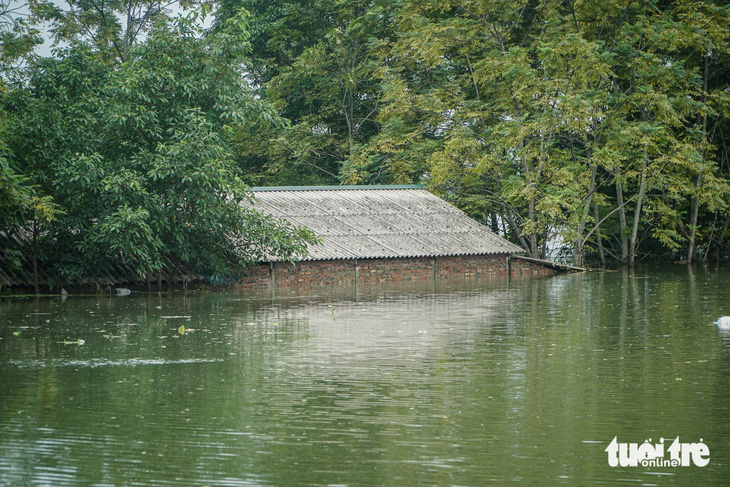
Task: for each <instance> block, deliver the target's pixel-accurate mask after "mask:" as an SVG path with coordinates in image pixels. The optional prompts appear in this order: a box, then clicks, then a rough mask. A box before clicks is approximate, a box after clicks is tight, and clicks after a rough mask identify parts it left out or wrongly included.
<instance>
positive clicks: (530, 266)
mask: <svg viewBox="0 0 730 487" xmlns="http://www.w3.org/2000/svg"><path fill="white" fill-rule="evenodd" d="M509 267H510V274H513V275H515V274H517V275H519V274H554V273H555V269H550V268H549V267H545V266H544V265H540V264H537V263H535V262H528V261H526V260H520V259H512V260H510V262H509Z"/></svg>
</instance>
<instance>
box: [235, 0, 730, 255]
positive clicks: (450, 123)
mask: <svg viewBox="0 0 730 487" xmlns="http://www.w3.org/2000/svg"><path fill="white" fill-rule="evenodd" d="M234 4H235V5H236V6H237V7H238V8H246V9H249V10H250V11H251V12H252V14H253V18H252V23H254V24H256V25H261V26H262V27H260V28H259V29H258V31H257V34H256V40H255V42H254V45H255V46H256V49H255V51H254V56H253V61H252V64H251V65H252V68H251V71H252V72H254V73H257V74H256V78H255V79H256V84H257V86H259V87H260V92H261V94H262V96H263V97H265V98H267V99H270V100H272V101H274V102H275V103H276V104H277V106H278V107H279V108H280V110H281V113H282V115H283V116H284V117H285V118H287V119H288V120H289V121H290V122H291V124H290V126H288V127H286V128H284V129H282V133H283V134H284V135H283V136H282V135H281V134H278V135H277V137H278V139H277V140H276V141H274V140H273V139H270V142H271V147H272V148H273V149H272V153H269V154H267V153H265V152H262V151H260V150H256V163H255V166H256V167H257V168H268V169H269V170H270V171H271V170H279V171H280V168H281V167H282V166H284V167H286V168H287V169H288V170H291V168H292V167H297V168H306V167H313V168H316V169H317V170H320V171H322V172H326V173H327V174H329V175H330V176H331V180H332V181H334V180H337V181H343V182H350V183H373V182H385V183H391V182H393V183H400V182H422V183H425V184H427V185H429V187H431V188H432V189H434V190H436V191H439V192H440V193H441V194H442V195H443V196H445V197H446V198H449V199H451V200H452V201H454V202H455V203H456V204H458V205H459V206H461V207H462V208H464V209H466V210H467V211H468V212H470V213H471V214H472V215H473V216H475V217H476V218H479V219H481V220H482V221H484V222H485V223H488V224H490V225H492V226H493V228H495V229H496V230H499V231H501V232H503V233H504V234H505V235H507V236H508V237H509V238H511V239H513V240H514V241H515V242H518V243H520V244H521V245H522V246H523V247H524V248H525V249H526V250H527V251H528V252H529V253H530V254H531V255H533V256H545V255H546V253H547V251H548V248H549V247H551V246H552V247H554V246H563V247H564V248H565V249H567V250H569V251H570V252H571V254H574V255H575V260H576V262H577V263H579V264H580V263H582V262H583V260H584V256H585V254H586V252H589V254H590V256H591V258H594V259H596V260H600V261H601V262H602V263H603V262H605V260H606V258H607V256H608V257H609V258H610V257H611V256H613V257H614V258H615V260H617V261H621V262H625V263H634V262H635V261H636V260H637V258H639V257H640V256H641V255H646V254H648V253H655V254H671V253H673V254H675V257H676V256H679V257H681V258H685V259H688V260H690V261H692V260H693V259H696V258H697V254H698V249H700V250H701V255H702V257H707V256H709V255H710V254H711V253H725V254H727V246H726V243H725V242H726V234H727V231H728V223H729V222H730V211H729V210H728V198H729V196H730V188H729V187H728V176H729V175H730V162H729V160H728V150H727V148H728V145H727V140H728V135H730V134H728V124H727V120H728V114H729V113H728V111H729V108H728V107H729V104H728V99H729V98H728V97H729V96H730V93H729V92H728V86H729V85H728V80H729V78H730V70H728V67H730V66H729V65H728V62H729V61H730V57H728V54H729V52H728V32H729V31H728V29H727V25H730V22H729V21H730V7H728V5H727V3H726V2H723V1H721V2H715V1H699V0H681V1H675V2H658V1H653V0H649V1H644V2H636V1H631V0H629V1H618V0H616V1H614V0H609V1H605V2H573V1H570V0H568V1H550V0H547V1H536V0H500V1H484V0H400V1H396V2H388V3H381V2H378V1H357V0H349V1H343V2H336V3H334V4H328V5H330V6H329V7H327V6H324V5H320V4H319V3H318V2H287V1H279V2H256V1H253V0H251V1H240V2H235V1H229V2H227V3H226V5H227V9H226V10H225V12H227V13H229V12H231V11H235V10H236V9H235V8H234V7H233V5H234ZM263 5H265V7H263ZM358 48H361V49H362V51H361V53H360V51H358ZM353 127H355V128H357V130H356V131H353V130H352V128H353ZM282 140H284V141H285V142H281V141H282ZM241 142H242V143H241V144H240V145H239V154H241V157H242V158H243V162H244V165H245V164H246V163H248V162H250V161H251V160H253V158H252V153H251V151H249V149H250V148H253V147H257V146H256V145H252V144H251V143H250V139H241ZM257 143H258V144H260V143H261V142H260V139H259V141H258V142H257ZM294 146H297V147H298V148H299V150H292V149H291V148H292V147H294ZM258 147H260V145H259V146H258ZM258 147H257V149H258ZM284 147H288V148H290V149H289V151H288V152H286V157H285V158H284V159H282V152H283V151H284V149H283V148H284ZM282 160H283V161H284V162H282ZM324 161H326V162H324ZM278 174H279V175H280V174H281V173H278ZM290 175H291V176H292V180H295V179H296V178H298V177H299V176H298V175H297V174H295V173H290ZM642 249H643V251H642Z"/></svg>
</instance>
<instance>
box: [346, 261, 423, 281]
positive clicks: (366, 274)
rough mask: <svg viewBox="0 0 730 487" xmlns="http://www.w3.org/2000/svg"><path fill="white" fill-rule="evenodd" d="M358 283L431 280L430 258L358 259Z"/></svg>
mask: <svg viewBox="0 0 730 487" xmlns="http://www.w3.org/2000/svg"><path fill="white" fill-rule="evenodd" d="M357 264H358V266H359V267H360V268H359V270H358V282H401V281H421V280H424V279H432V278H433V263H432V260H431V258H430V257H413V258H410V259H360V260H358V261H357Z"/></svg>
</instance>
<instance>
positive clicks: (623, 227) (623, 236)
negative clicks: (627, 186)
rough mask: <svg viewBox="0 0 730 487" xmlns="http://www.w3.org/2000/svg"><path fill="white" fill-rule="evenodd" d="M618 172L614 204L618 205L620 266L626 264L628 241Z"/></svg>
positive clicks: (622, 192) (622, 190) (622, 193)
mask: <svg viewBox="0 0 730 487" xmlns="http://www.w3.org/2000/svg"><path fill="white" fill-rule="evenodd" d="M620 177H621V176H620V174H619V170H618V169H617V170H616V204H618V225H619V234H620V242H621V264H627V263H628V257H629V241H628V238H627V237H626V210H625V209H624V189H623V184H622V183H621V179H620Z"/></svg>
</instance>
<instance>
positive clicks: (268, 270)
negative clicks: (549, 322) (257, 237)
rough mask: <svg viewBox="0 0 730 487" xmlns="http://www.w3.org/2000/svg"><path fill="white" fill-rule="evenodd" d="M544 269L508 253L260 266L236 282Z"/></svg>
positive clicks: (385, 279)
mask: <svg viewBox="0 0 730 487" xmlns="http://www.w3.org/2000/svg"><path fill="white" fill-rule="evenodd" d="M553 272H555V271H554V270H553V269H550V268H547V267H545V266H542V265H539V264H536V263H533V262H526V261H523V260H513V259H510V258H509V256H508V255H507V254H488V255H458V256H441V257H412V258H385V259H337V260H312V261H301V262H297V263H289V262H272V263H267V264H260V265H258V266H256V267H254V268H252V269H251V270H250V271H249V274H248V275H247V276H246V277H245V278H244V279H242V280H241V281H239V282H238V286H239V287H241V288H244V289H260V288H269V287H272V283H273V287H277V288H289V287H313V286H337V285H352V284H354V283H356V282H357V283H391V282H403V281H422V280H429V279H453V278H478V277H490V276H504V275H507V274H511V275H515V274H543V275H547V274H552V273H553Z"/></svg>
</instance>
